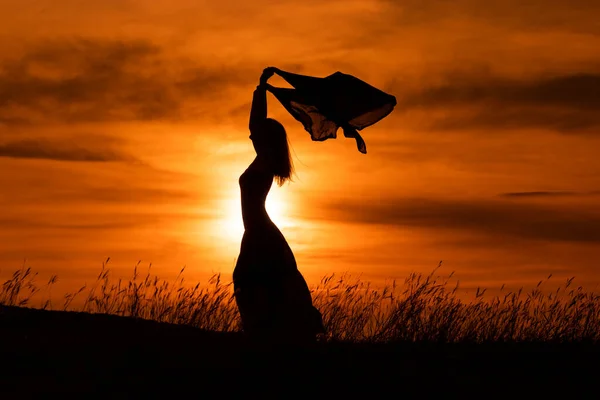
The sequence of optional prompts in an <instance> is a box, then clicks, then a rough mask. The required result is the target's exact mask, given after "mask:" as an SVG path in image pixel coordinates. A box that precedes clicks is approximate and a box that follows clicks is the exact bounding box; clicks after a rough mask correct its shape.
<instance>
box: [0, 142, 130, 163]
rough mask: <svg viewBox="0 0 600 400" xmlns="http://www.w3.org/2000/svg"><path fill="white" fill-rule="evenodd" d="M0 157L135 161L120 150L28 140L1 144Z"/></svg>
mask: <svg viewBox="0 0 600 400" xmlns="http://www.w3.org/2000/svg"><path fill="white" fill-rule="evenodd" d="M0 157H11V158H33V159H46V160H56V161H88V162H109V161H133V160H134V158H133V157H131V156H129V155H126V154H124V153H122V152H120V151H118V150H115V149H111V148H106V147H105V148H102V147H100V146H95V147H94V148H93V149H92V148H86V147H82V146H78V145H77V144H73V143H69V142H64V141H61V142H57V141H48V140H39V139H38V140H36V139H27V140H19V141H14V142H9V143H5V144H0Z"/></svg>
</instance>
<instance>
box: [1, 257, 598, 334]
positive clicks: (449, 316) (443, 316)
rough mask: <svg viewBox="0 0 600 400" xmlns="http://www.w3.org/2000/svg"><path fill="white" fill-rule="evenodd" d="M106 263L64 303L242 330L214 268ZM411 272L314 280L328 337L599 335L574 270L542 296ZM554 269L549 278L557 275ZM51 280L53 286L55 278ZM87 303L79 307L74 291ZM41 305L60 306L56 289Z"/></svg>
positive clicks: (16, 299)
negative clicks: (167, 270)
mask: <svg viewBox="0 0 600 400" xmlns="http://www.w3.org/2000/svg"><path fill="white" fill-rule="evenodd" d="M107 263H108V260H107V261H106V262H105V263H103V265H102V270H101V271H100V273H99V275H98V278H97V281H96V282H95V284H94V285H93V286H91V287H85V286H84V287H82V288H81V289H79V290H78V291H76V292H73V293H68V294H66V295H65V296H64V297H63V302H62V306H61V307H60V309H62V310H71V311H84V312H89V313H108V314H115V315H121V316H128V317H135V318H145V319H151V320H156V321H161V322H170V323H176V324H186V325H192V326H195V327H198V328H202V329H210V330H216V331H225V332H231V331H239V330H241V324H240V320H239V315H238V312H237V308H236V304H235V301H234V298H233V296H232V285H231V283H224V282H222V280H221V277H220V275H214V276H213V277H212V278H211V279H210V280H209V281H208V284H206V285H203V286H201V285H200V284H196V285H195V286H191V287H186V286H185V285H184V278H183V272H184V269H182V270H181V271H180V274H179V275H178V277H177V278H176V280H175V282H174V283H169V282H167V281H164V280H160V279H159V278H158V277H157V276H154V275H152V274H151V272H150V268H149V269H148V271H147V272H146V274H145V276H144V277H141V276H140V275H139V273H138V270H139V265H136V267H135V268H134V272H133V276H132V278H131V279H130V280H129V281H127V282H124V281H122V280H121V279H119V280H116V281H115V280H113V279H111V277H110V270H109V268H108V267H107ZM438 269H439V266H438V268H436V269H434V271H433V272H432V273H431V274H429V275H422V274H417V273H413V274H411V275H410V276H409V277H408V278H406V280H405V281H404V283H403V284H402V285H397V284H396V282H393V283H391V284H389V285H388V286H386V287H383V288H374V287H371V285H370V284H369V283H368V282H364V281H361V280H360V279H353V278H352V277H351V276H349V275H342V276H336V275H333V274H332V275H329V276H326V277H324V278H322V279H321V281H320V283H319V284H318V285H317V286H316V287H314V288H313V302H314V304H315V306H316V307H317V308H318V309H319V310H320V311H321V313H322V314H323V319H324V323H325V325H326V329H327V339H330V340H344V341H354V342H358V341H368V342H393V341H413V342H415V341H427V342H445V343H447V342H450V343H453V342H476V343H480V342H504V341H544V342H571V341H591V342H598V341H599V340H600V295H598V294H595V293H592V292H585V291H584V290H583V289H582V288H581V287H577V288H575V287H574V286H573V278H570V279H568V280H567V281H566V282H565V283H564V284H563V285H561V286H560V287H558V288H557V289H556V290H555V291H553V292H550V293H548V292H546V294H544V293H543V292H542V290H541V285H542V281H540V282H539V284H538V285H537V287H536V288H534V289H533V290H531V291H528V292H524V291H523V290H518V291H516V292H508V293H504V294H502V295H501V296H495V297H492V298H490V299H486V298H485V296H484V293H485V290H481V289H477V293H476V294H475V295H474V298H473V299H472V300H470V301H465V300H461V299H459V298H458V296H457V290H458V284H456V285H455V286H453V285H450V283H449V282H450V278H451V277H452V274H450V275H448V276H446V277H440V276H436V273H437V271H438ZM550 277H551V276H549V277H548V279H550ZM36 278H37V274H35V273H33V272H32V271H31V269H30V268H25V267H23V268H22V269H20V270H18V271H16V272H15V273H14V274H13V275H12V277H11V278H10V279H8V280H7V281H6V282H4V283H3V285H2V287H1V288H0V305H17V306H30V305H31V304H30V303H31V299H32V297H33V296H34V295H35V294H37V293H38V292H39V291H40V288H39V287H38V286H37V285H36ZM56 280H57V277H56V276H53V277H51V279H50V280H49V281H48V283H47V284H46V286H47V287H48V293H50V288H51V286H52V285H53V284H54V283H55V282H56ZM77 297H79V298H81V297H82V298H83V306H80V307H74V306H73V300H74V299H75V298H77ZM40 307H41V308H45V309H48V308H53V307H54V303H53V302H52V299H51V298H50V296H48V298H47V299H45V300H44V299H43V300H42V303H41V305H40Z"/></svg>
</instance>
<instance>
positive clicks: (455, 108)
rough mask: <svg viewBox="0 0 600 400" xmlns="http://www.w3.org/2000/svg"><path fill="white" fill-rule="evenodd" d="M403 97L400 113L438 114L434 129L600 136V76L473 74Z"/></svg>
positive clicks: (427, 87)
mask: <svg viewBox="0 0 600 400" xmlns="http://www.w3.org/2000/svg"><path fill="white" fill-rule="evenodd" d="M444 80H445V81H446V82H445V83H442V84H437V85H430V86H425V87H423V88H419V89H415V90H412V91H410V92H408V93H405V94H404V95H402V96H401V98H400V99H399V105H398V108H399V109H400V110H412V109H425V110H440V111H441V113H440V114H438V115H437V117H436V116H435V115H434V116H433V118H432V119H431V120H430V122H427V125H428V126H429V128H432V129H436V130H440V129H441V130H469V129H482V128H483V129H486V130H498V129H524V128H547V129H553V130H557V131H561V132H568V133H588V134H596V133H597V132H600V130H598V129H597V128H599V127H600V113H598V112H597V110H598V109H599V108H600V73H596V72H580V73H572V74H568V75H562V76H554V77H550V78H548V77H544V78H526V79H521V80H517V79H512V78H505V77H499V76H491V75H479V74H477V73H475V72H473V73H460V74H453V75H450V76H448V77H447V78H445V79H444Z"/></svg>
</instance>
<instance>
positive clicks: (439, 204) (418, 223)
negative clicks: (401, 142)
mask: <svg viewBox="0 0 600 400" xmlns="http://www.w3.org/2000/svg"><path fill="white" fill-rule="evenodd" d="M328 212H329V213H330V215H332V216H334V217H335V218H338V219H341V220H346V221H352V222H358V223H365V224H382V225H397V226H408V227H417V228H435V229H443V230H445V232H447V233H448V234H451V233H450V232H452V231H470V232H474V233H479V234H484V235H489V236H492V237H493V236H497V237H505V238H506V237H519V238H525V239H534V240H547V241H567V242H593V243H596V242H600V215H599V214H598V213H594V212H592V211H586V210H585V209H576V208H571V207H569V206H564V207H559V206H553V207H550V206H540V205H533V204H529V203H512V202H510V203H507V202H500V201H476V200H472V201H452V200H439V201H438V200H430V199H398V200H396V201H389V202H381V203H375V204H368V202H361V203H359V202H356V201H349V202H339V203H337V202H336V203H332V204H330V205H329V206H328Z"/></svg>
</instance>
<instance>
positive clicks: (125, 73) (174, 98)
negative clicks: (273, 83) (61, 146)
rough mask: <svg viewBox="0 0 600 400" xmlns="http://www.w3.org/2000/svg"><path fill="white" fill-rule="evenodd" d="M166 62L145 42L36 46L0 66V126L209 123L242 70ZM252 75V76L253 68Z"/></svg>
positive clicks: (221, 112) (241, 79)
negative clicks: (218, 102)
mask: <svg viewBox="0 0 600 400" xmlns="http://www.w3.org/2000/svg"><path fill="white" fill-rule="evenodd" d="M215 64H216V63H214V62H213V64H212V65H211V66H208V64H207V65H204V64H202V63H201V62H192V61H190V60H185V59H176V58H169V57H168V56H167V54H166V52H165V51H164V50H163V48H161V47H159V46H157V45H154V44H152V43H151V42H148V41H142V40H138V41H111V40H71V41H52V42H47V43H41V44H39V45H37V46H36V47H33V48H30V49H29V51H28V52H27V53H26V54H25V55H23V56H22V57H20V58H18V59H16V60H15V59H13V60H9V61H4V62H3V63H2V64H0V121H2V122H3V123H4V124H11V123H15V124H18V123H19V121H27V122H28V123H41V122H44V121H59V122H107V121H147V120H179V119H193V118H198V117H200V116H201V117H202V118H207V117H208V118H210V117H211V116H218V115H226V113H227V110H219V109H214V108H211V104H212V105H214V103H215V101H216V100H218V99H219V98H220V94H222V95H226V94H227V89H228V88H230V87H231V86H235V85H240V84H244V83H247V82H249V80H246V78H245V77H246V76H248V75H250V74H246V73H245V71H246V69H245V68H244V67H236V66H223V65H215ZM252 73H253V74H256V73H257V72H256V71H252Z"/></svg>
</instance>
